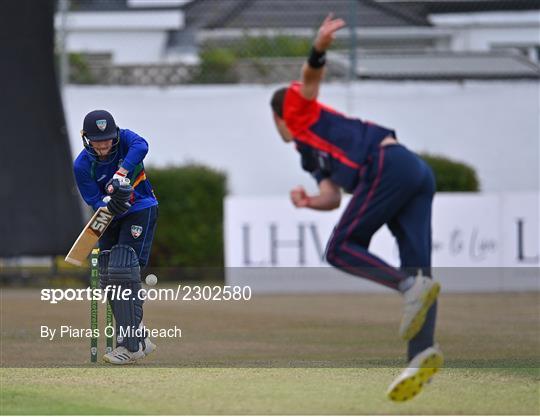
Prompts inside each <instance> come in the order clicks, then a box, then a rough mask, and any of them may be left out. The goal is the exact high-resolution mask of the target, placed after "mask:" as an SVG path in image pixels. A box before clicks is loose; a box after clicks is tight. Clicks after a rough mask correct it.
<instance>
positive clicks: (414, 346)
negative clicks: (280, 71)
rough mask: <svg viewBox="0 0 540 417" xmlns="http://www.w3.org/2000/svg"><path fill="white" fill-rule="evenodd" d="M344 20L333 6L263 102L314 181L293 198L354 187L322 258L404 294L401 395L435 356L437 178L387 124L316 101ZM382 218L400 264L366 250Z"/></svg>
mask: <svg viewBox="0 0 540 417" xmlns="http://www.w3.org/2000/svg"><path fill="white" fill-rule="evenodd" d="M344 26H345V22H344V21H343V20H342V19H337V18H334V17H333V16H332V14H330V15H329V16H328V17H327V18H326V19H325V20H324V21H323V23H322V25H321V26H320V28H319V30H318V34H317V36H316V39H315V42H314V44H313V47H312V49H311V52H310V55H309V57H308V59H307V62H306V63H305V64H304V65H303V67H302V74H301V80H300V81H299V82H297V81H294V82H292V83H291V84H290V85H289V86H288V87H286V88H281V89H279V90H277V91H275V92H274V94H273V96H272V99H271V103H270V104H271V107H272V110H273V116H274V122H275V125H276V128H277V130H278V132H279V134H280V136H281V137H282V139H283V140H284V141H285V142H287V143H294V145H295V147H296V150H297V151H298V152H299V153H300V156H301V164H302V168H303V169H304V170H305V171H308V172H309V173H310V174H311V175H312V176H313V177H314V179H315V180H316V181H317V183H318V188H319V193H318V194H317V195H307V194H306V191H305V190H304V189H303V188H302V187H296V188H294V189H293V190H292V191H291V200H292V202H293V204H294V205H295V206H296V207H298V208H311V209H314V210H332V209H335V208H337V207H339V205H340V201H341V189H343V190H345V191H346V192H348V193H351V194H352V198H351V200H350V203H349V204H348V206H347V208H346V210H345V212H344V213H343V215H342V216H341V218H340V220H339V222H338V224H337V226H336V227H335V229H334V232H333V234H332V236H331V238H330V240H329V242H328V244H327V249H326V259H327V261H328V262H329V263H330V264H331V265H333V266H334V267H336V268H339V269H341V270H343V271H346V272H348V273H350V274H353V275H356V276H359V277H362V278H367V279H370V280H372V281H374V282H376V283H378V284H380V285H385V286H387V287H389V288H392V289H394V290H395V291H397V292H399V293H400V294H402V296H403V298H404V301H405V307H404V311H403V317H402V321H401V326H400V329H399V334H400V336H401V337H402V339H404V340H406V341H408V360H409V366H408V368H406V369H405V370H404V371H403V372H402V373H401V374H400V375H399V376H398V377H397V379H396V380H395V381H394V382H393V383H392V384H391V385H390V387H389V389H388V396H389V398H390V399H391V400H393V401H406V400H408V399H410V398H413V397H414V396H416V395H417V394H418V393H419V392H420V391H421V389H422V387H423V385H424V384H426V383H427V382H428V381H429V380H430V379H431V377H432V376H433V374H434V373H435V372H437V371H438V369H439V368H440V367H441V366H442V364H443V355H442V352H441V351H440V350H439V349H438V347H437V345H435V343H434V332H435V319H436V310H437V296H438V294H439V290H440V286H439V284H438V283H437V282H435V281H433V280H432V279H431V278H430V276H431V206H432V200H433V195H434V193H435V180H434V176H433V173H432V171H431V169H430V167H429V166H428V165H427V164H426V163H425V162H424V161H423V160H422V159H420V158H419V157H418V156H417V155H415V154H414V153H413V152H411V151H409V150H408V149H407V148H406V147H405V146H404V145H403V144H401V143H400V142H398V140H397V135H396V132H395V131H394V130H392V129H389V128H386V127H383V126H379V125H377V124H374V123H372V122H367V121H363V120H360V119H358V118H352V117H347V116H345V115H344V114H342V113H339V112H337V111H336V110H334V109H332V108H330V107H328V106H326V105H324V104H322V103H320V102H319V101H317V96H318V94H319V87H320V84H321V81H322V78H323V73H324V66H325V53H326V50H327V49H328V48H329V47H330V45H331V44H332V42H333V40H334V34H335V32H336V31H338V30H339V29H341V28H342V27H344ZM384 224H386V225H387V226H388V227H389V229H390V231H391V232H392V234H393V235H394V236H395V238H396V240H397V243H398V246H399V253H400V261H401V268H400V269H396V268H394V267H392V266H390V265H388V264H387V263H386V262H384V261H383V260H381V259H380V258H378V257H377V256H376V255H374V254H373V253H371V252H369V250H368V249H369V243H370V240H371V238H372V236H373V235H374V234H375V232H376V231H377V230H378V229H379V228H380V227H381V226H383V225H384Z"/></svg>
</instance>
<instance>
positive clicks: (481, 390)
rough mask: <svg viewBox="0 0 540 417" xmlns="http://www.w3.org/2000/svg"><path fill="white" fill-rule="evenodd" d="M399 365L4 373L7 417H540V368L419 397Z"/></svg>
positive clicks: (446, 380) (476, 377)
mask: <svg viewBox="0 0 540 417" xmlns="http://www.w3.org/2000/svg"><path fill="white" fill-rule="evenodd" d="M396 372H397V370H396V369H393V368H370V369H350V368H321V369H317V368H307V369H306V368H287V369H285V368H280V369H268V368H263V369H261V368H217V369H216V368H214V369H209V368H179V369H163V368H159V369H152V368H141V369H135V368H127V369H126V368H113V369H111V368H106V367H99V368H96V369H91V368H90V369H89V368H68V369H21V368H15V369H2V370H1V371H0V376H1V379H2V394H1V395H2V397H1V413H2V414H3V415H5V414H10V415H11V414H94V415H96V414H158V415H160V414H506V415H512V414H529V415H530V414H532V415H535V414H539V413H540V397H539V380H538V372H539V370H538V369H537V368H529V369H524V368H521V369H518V370H513V369H509V368H505V369H494V368H490V369H480V368H476V369H460V368H449V369H444V370H443V371H442V372H441V373H440V374H438V375H437V376H436V380H434V382H433V383H432V384H431V385H430V386H428V387H427V388H426V389H425V390H424V392H423V393H422V394H420V395H419V396H418V397H417V398H415V399H414V400H412V401H409V402H407V403H403V404H394V403H392V402H390V401H388V400H387V399H386V398H385V396H384V392H385V389H386V386H387V383H388V381H389V380H391V379H392V377H393V375H395V374H396Z"/></svg>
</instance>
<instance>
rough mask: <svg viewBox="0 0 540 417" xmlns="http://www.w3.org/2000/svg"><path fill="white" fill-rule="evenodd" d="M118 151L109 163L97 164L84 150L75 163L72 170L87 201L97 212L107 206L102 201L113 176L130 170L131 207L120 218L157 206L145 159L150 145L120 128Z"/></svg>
mask: <svg viewBox="0 0 540 417" xmlns="http://www.w3.org/2000/svg"><path fill="white" fill-rule="evenodd" d="M119 136H120V141H119V143H118V151H117V153H116V156H115V157H114V159H113V160H111V161H110V162H108V163H103V162H101V161H100V162H99V163H98V162H96V161H94V160H93V158H92V157H91V156H90V155H89V154H88V152H87V151H86V150H84V149H83V150H82V152H81V153H80V154H79V156H78V157H77V158H76V159H75V162H74V163H73V171H74V173H75V179H76V181H77V186H78V187H79V192H80V193H81V196H82V198H83V199H84V201H85V202H86V203H87V204H88V205H89V206H92V208H93V209H94V210H97V209H98V208H99V207H103V206H106V204H105V203H104V202H103V198H104V197H105V196H106V195H107V194H106V192H105V184H107V182H108V181H109V180H110V179H111V178H112V177H113V175H114V174H115V172H116V171H117V170H118V168H119V167H122V168H125V169H127V170H128V171H129V172H128V174H127V178H129V179H130V180H131V182H130V183H131V186H132V187H133V194H132V195H131V198H130V203H131V208H130V209H129V210H128V211H127V212H126V213H124V214H123V215H121V216H117V217H123V216H125V215H127V214H129V213H133V212H135V211H139V210H143V209H145V208H148V207H152V206H156V205H157V204H158V202H157V199H156V196H155V195H154V192H153V190H152V186H151V184H150V181H148V179H147V178H146V174H145V172H144V165H143V159H144V157H145V156H146V154H147V152H148V142H146V140H144V139H143V138H142V137H140V136H139V135H137V134H136V133H135V132H132V131H131V130H128V129H120V134H119Z"/></svg>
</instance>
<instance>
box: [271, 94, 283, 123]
mask: <svg viewBox="0 0 540 417" xmlns="http://www.w3.org/2000/svg"><path fill="white" fill-rule="evenodd" d="M286 92H287V87H283V88H280V89H278V90H276V91H274V94H273V95H272V100H270V106H271V107H272V110H274V113H276V114H277V115H278V116H279V117H281V118H282V119H283V103H284V102H285V93H286Z"/></svg>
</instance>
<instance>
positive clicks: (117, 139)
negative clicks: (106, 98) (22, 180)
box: [73, 110, 158, 365]
mask: <svg viewBox="0 0 540 417" xmlns="http://www.w3.org/2000/svg"><path fill="white" fill-rule="evenodd" d="M81 136H82V141H83V146H84V149H83V150H82V151H81V153H80V154H79V156H78V157H77V158H76V159H75V162H74V164H73V168H74V172H75V179H76V181H77V186H78V188H79V192H80V193H81V196H82V198H83V199H84V201H85V202H86V203H87V204H88V205H89V206H91V207H92V208H93V209H94V210H98V209H99V208H100V207H107V210H108V211H109V212H110V213H111V214H112V215H114V218H113V220H112V222H111V223H110V225H109V226H108V227H107V229H106V230H105V232H104V233H103V235H102V236H101V238H100V239H99V249H100V253H99V258H98V264H99V277H100V287H101V288H102V289H104V288H106V287H107V286H111V287H110V288H115V287H116V288H117V289H124V288H127V289H130V290H131V294H133V295H134V297H129V299H128V300H123V299H120V297H117V298H115V297H112V298H110V304H111V307H112V310H113V314H114V318H115V321H116V348H115V349H114V350H113V351H112V352H110V353H107V354H105V355H104V357H103V360H104V361H106V362H109V363H111V364H115V365H123V364H128V363H133V362H136V361H137V360H139V359H142V358H144V357H145V356H146V355H148V354H150V353H152V351H154V350H155V348H156V346H155V345H154V344H153V343H152V342H151V341H150V339H149V338H148V337H144V335H145V334H146V330H145V329H144V326H143V322H142V319H143V300H142V299H140V297H139V294H138V292H139V290H140V289H141V268H142V267H144V266H145V265H146V264H147V263H148V258H149V256H150V250H151V248H152V240H153V238H154V232H155V229H156V221H157V206H158V202H157V200H156V197H155V195H154V192H153V190H152V186H151V184H150V182H149V181H148V179H147V178H146V174H145V171H144V165H143V160H144V157H145V156H146V154H147V152H148V143H147V142H146V140H145V139H143V138H142V137H140V136H139V135H137V134H136V133H135V132H132V131H131V130H128V129H120V128H118V127H117V126H116V122H115V120H114V118H113V116H112V115H111V114H110V113H109V112H107V111H105V110H94V111H92V112H90V113H88V114H87V115H86V117H85V118H84V122H83V130H82V131H81ZM117 293H118V292H117ZM109 294H110V293H109ZM121 328H123V329H130V331H129V332H124V333H125V334H129V335H134V336H126V337H122V336H121V334H122V332H120V329H121ZM134 329H137V330H139V331H134ZM141 334H142V336H141Z"/></svg>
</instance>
